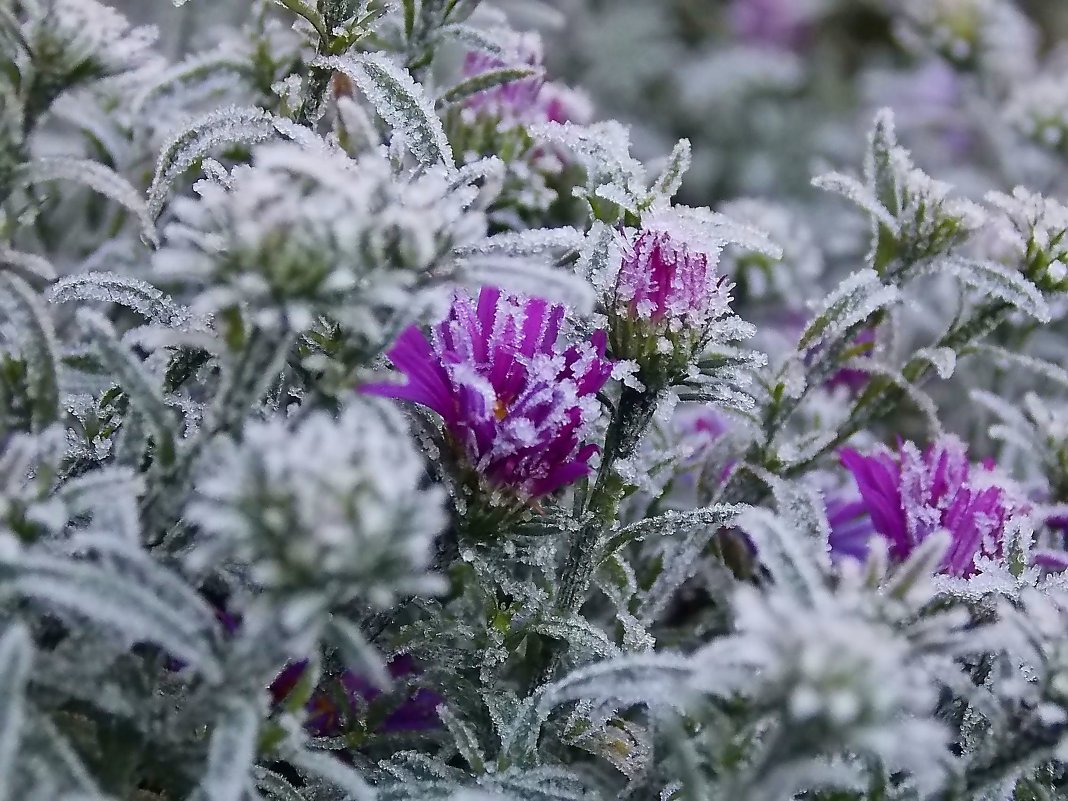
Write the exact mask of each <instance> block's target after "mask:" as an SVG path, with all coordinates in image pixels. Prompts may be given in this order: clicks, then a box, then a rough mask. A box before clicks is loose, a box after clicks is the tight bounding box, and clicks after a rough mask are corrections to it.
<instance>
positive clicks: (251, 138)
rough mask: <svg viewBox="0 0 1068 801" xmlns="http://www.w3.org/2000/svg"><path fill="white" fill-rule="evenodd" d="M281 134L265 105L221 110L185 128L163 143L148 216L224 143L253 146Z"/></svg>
mask: <svg viewBox="0 0 1068 801" xmlns="http://www.w3.org/2000/svg"><path fill="white" fill-rule="evenodd" d="M276 135H278V131H277V127H276V126H275V121H274V118H272V117H271V115H270V114H268V113H267V112H266V111H264V110H263V109H261V108H255V107H248V108H239V107H237V106H231V107H230V108H224V109H217V110H216V111H212V112H210V113H209V114H205V115H204V116H202V117H199V118H197V119H195V120H193V121H192V122H190V123H189V124H187V125H185V126H184V127H183V128H181V129H180V130H179V131H178V132H177V133H175V134H174V135H173V136H172V137H171V139H170V141H169V142H168V143H167V144H166V145H164V146H163V150H162V151H161V153H160V156H159V160H158V161H157V162H156V173H155V175H154V176H153V178H152V185H151V186H150V187H149V188H148V216H149V218H150V219H152V220H155V219H156V218H157V217H159V214H160V212H161V211H162V210H163V204H164V203H166V201H167V196H168V194H169V193H170V190H171V186H172V185H173V184H174V182H175V181H176V180H177V179H178V177H179V176H180V175H182V173H184V172H185V171H186V170H188V169H189V168H190V167H192V166H193V165H194V164H195V163H196V162H197V161H198V160H199V159H202V158H204V157H205V156H207V155H208V154H209V153H211V152H212V151H213V150H215V149H216V148H217V147H220V146H222V145H232V144H245V145H253V144H256V143H258V142H264V141H267V140H268V139H271V138H273V137H274V136H276Z"/></svg>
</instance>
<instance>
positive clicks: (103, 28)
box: [21, 0, 157, 91]
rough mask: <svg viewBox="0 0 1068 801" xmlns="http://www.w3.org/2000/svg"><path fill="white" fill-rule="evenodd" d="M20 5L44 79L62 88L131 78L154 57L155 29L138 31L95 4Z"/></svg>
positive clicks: (65, 0)
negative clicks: (122, 76)
mask: <svg viewBox="0 0 1068 801" xmlns="http://www.w3.org/2000/svg"><path fill="white" fill-rule="evenodd" d="M22 5H23V6H24V7H25V11H24V13H25V17H26V21H25V23H24V24H23V26H22V30H21V34H22V37H23V38H24V39H25V41H26V42H27V43H28V44H29V46H30V48H31V50H32V51H33V52H34V53H35V54H37V56H38V58H40V59H41V61H42V63H41V65H40V66H43V67H45V68H46V69H47V73H48V74H47V76H42V77H43V78H44V79H45V80H50V81H54V82H55V84H56V85H58V86H63V85H64V84H65V83H66V82H68V81H71V80H81V81H84V80H86V79H87V78H88V79H94V78H105V77H108V76H112V75H118V74H120V73H123V72H128V71H130V70H133V69H136V68H139V67H142V66H145V65H146V64H147V63H148V62H149V61H151V60H152V59H153V57H154V45H155V42H156V36H157V32H156V29H155V28H152V27H148V26H144V27H134V26H132V25H131V24H130V22H129V20H127V18H126V17H125V16H124V15H123V14H122V13H121V12H119V11H117V10H116V9H114V8H112V7H111V6H108V5H104V4H103V3H99V2H97V0H25V2H23V3H22ZM45 91H47V89H46V90H45Z"/></svg>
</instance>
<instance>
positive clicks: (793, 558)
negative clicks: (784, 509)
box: [738, 508, 827, 603]
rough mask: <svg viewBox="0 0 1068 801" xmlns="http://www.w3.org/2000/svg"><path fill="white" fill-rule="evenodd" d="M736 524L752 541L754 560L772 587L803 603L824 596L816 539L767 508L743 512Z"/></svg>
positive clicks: (825, 590)
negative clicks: (754, 549) (767, 576)
mask: <svg viewBox="0 0 1068 801" xmlns="http://www.w3.org/2000/svg"><path fill="white" fill-rule="evenodd" d="M738 525H739V527H740V528H741V529H742V530H743V531H745V533H746V534H747V535H748V536H749V538H750V539H751V540H752V542H753V545H754V547H755V548H756V555H757V558H758V559H759V560H760V563H761V564H762V565H764V567H765V568H767V570H768V572H769V573H770V574H771V576H772V579H773V580H774V581H775V583H776V586H779V587H781V588H783V589H784V590H785V591H788V592H790V593H793V594H794V595H796V597H797V598H798V599H799V600H801V601H802V602H805V603H809V602H811V599H813V598H818V597H820V596H821V595H825V594H826V593H827V577H826V576H825V574H824V572H823V570H822V569H821V561H822V559H821V555H820V552H819V549H820V548H821V545H822V544H821V543H819V541H818V540H816V539H814V538H809V537H806V536H805V534H804V533H803V532H802V531H800V530H798V529H797V528H795V527H793V526H791V525H790V524H789V522H787V521H786V520H785V519H784V518H783V517H781V516H779V515H776V514H775V513H773V512H771V511H769V510H767V509H760V508H751V509H747V510H746V511H744V512H742V514H741V515H740V516H739V519H738Z"/></svg>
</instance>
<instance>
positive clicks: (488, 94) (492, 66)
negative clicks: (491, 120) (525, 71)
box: [464, 34, 545, 119]
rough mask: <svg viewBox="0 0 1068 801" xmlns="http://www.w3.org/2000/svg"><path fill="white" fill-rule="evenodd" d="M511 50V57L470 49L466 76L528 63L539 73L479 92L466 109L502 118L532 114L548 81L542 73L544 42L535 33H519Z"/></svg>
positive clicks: (474, 95) (467, 102)
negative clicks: (506, 57) (542, 46)
mask: <svg viewBox="0 0 1068 801" xmlns="http://www.w3.org/2000/svg"><path fill="white" fill-rule="evenodd" d="M512 50H513V52H512V53H511V59H509V60H506V59H505V58H503V57H500V56H496V55H493V54H491V53H487V52H485V51H482V50H474V51H471V52H469V53H468V54H467V58H466V59H465V60H464V77H465V78H472V77H474V76H476V75H482V74H484V73H487V72H492V71H494V70H500V69H505V68H507V67H521V66H529V67H531V68H533V69H535V70H537V71H538V74H536V75H533V76H531V77H529V78H521V79H519V80H516V81H508V82H507V83H503V84H500V85H498V86H493V87H491V88H489V89H484V90H482V91H481V92H477V93H475V94H473V95H471V96H470V97H468V98H467V100H466V101H465V102H464V104H465V105H466V106H467V108H470V109H473V110H475V111H477V112H484V113H487V114H492V115H494V116H497V117H501V118H502V119H524V118H526V117H527V116H528V115H529V112H530V110H531V109H533V108H534V107H535V104H536V103H537V100H538V94H539V93H540V92H541V87H542V86H543V85H544V83H545V78H544V76H543V75H542V74H541V63H542V50H541V41H540V40H539V39H538V37H537V36H536V35H531V34H526V35H522V34H520V35H517V36H516V41H515V46H514V47H513V48H512Z"/></svg>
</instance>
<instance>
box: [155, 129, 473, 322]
mask: <svg viewBox="0 0 1068 801" xmlns="http://www.w3.org/2000/svg"><path fill="white" fill-rule="evenodd" d="M476 195H477V192H476V190H475V189H473V188H472V187H468V186H461V187H459V188H454V187H453V185H452V184H451V183H450V181H449V178H448V176H446V174H445V173H444V171H437V170H431V171H428V172H425V173H422V174H420V175H418V176H414V177H411V176H404V175H401V176H398V175H395V174H394V172H393V170H392V168H391V166H390V164H389V161H388V160H387V159H386V158H385V157H384V155H382V154H381V153H378V152H372V153H369V154H367V155H364V156H362V157H361V158H360V159H359V160H354V159H351V158H349V157H348V156H347V155H345V154H344V153H342V152H340V151H336V150H330V149H327V148H326V147H325V146H324V147H307V148H306V147H302V146H300V145H296V144H291V143H285V144H271V145H265V146H262V147H260V148H258V149H257V150H256V151H255V153H254V156H253V163H252V164H251V165H248V166H239V167H236V168H235V169H234V170H233V171H232V173H231V174H230V175H229V177H228V179H226V180H223V181H201V182H199V183H198V185H197V196H196V197H191V198H180V199H178V200H177V201H175V203H174V204H173V212H174V222H173V223H172V224H171V225H170V226H169V227H168V228H167V231H166V234H167V236H166V245H165V247H164V248H163V249H162V250H161V251H160V252H159V253H158V254H157V257H156V262H155V268H156V273H157V276H158V277H160V278H161V279H162V280H165V281H167V280H173V281H177V282H182V283H186V284H190V283H192V284H194V285H196V286H197V288H198V289H199V293H198V294H197V296H196V298H195V299H194V301H193V304H192V305H193V307H194V309H195V310H196V311H198V312H201V313H212V312H217V311H220V310H223V309H228V308H235V307H236V308H242V309H246V310H248V312H249V313H250V314H251V316H252V319H253V322H254V323H255V324H256V325H257V326H259V327H261V328H264V329H278V328H290V329H294V330H304V329H306V328H308V327H309V326H310V325H311V324H312V323H313V322H314V321H315V319H316V317H317V316H318V315H321V314H326V315H330V316H332V317H334V318H336V319H338V320H340V321H343V322H346V323H349V324H350V325H352V326H356V327H358V328H359V330H360V331H361V332H362V333H365V334H367V335H368V336H372V337H373V336H378V335H379V331H380V329H381V323H380V322H379V319H380V318H378V317H376V316H375V313H377V312H382V313H386V314H389V313H393V312H397V311H398V310H401V309H405V308H406V307H407V306H409V305H410V304H411V302H412V293H413V292H416V291H418V290H419V289H421V288H423V287H425V286H426V285H427V284H428V283H429V281H430V275H429V272H430V270H431V268H432V267H434V266H436V265H438V264H439V263H441V261H442V260H443V259H444V258H445V257H446V256H447V255H448V254H449V253H451V251H452V250H453V248H455V247H457V246H459V245H461V244H469V243H470V242H473V241H475V240H477V239H479V238H480V237H481V235H482V234H483V233H484V231H485V219H484V216H483V214H482V213H481V212H480V211H477V210H474V209H473V208H472V204H473V202H474V200H475V198H476Z"/></svg>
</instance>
